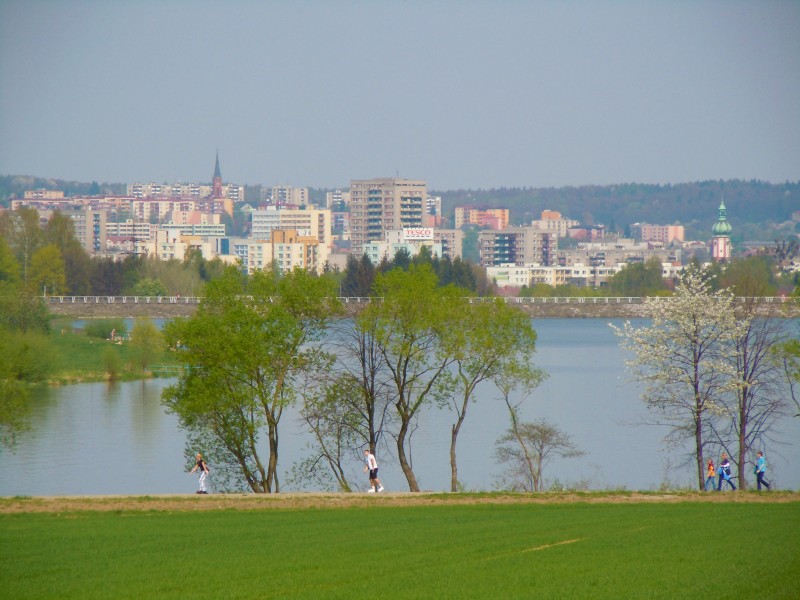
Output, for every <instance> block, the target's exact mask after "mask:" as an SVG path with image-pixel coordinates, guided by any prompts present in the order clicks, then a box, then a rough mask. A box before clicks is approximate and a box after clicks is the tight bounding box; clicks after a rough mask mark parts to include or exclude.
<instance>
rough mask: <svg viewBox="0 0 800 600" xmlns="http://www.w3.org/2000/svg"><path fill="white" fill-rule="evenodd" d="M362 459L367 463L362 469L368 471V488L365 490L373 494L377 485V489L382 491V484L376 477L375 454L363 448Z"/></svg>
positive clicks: (376, 462) (376, 464)
mask: <svg viewBox="0 0 800 600" xmlns="http://www.w3.org/2000/svg"><path fill="white" fill-rule="evenodd" d="M364 460H365V461H366V463H367V464H366V465H365V466H364V471H369V489H368V490H367V492H368V493H370V494H374V493H375V489H376V488H375V486H378V487H377V491H379V492H382V491H383V485H382V484H381V480H380V479H378V461H377V460H375V455H374V454H372V452H370V451H369V450H364Z"/></svg>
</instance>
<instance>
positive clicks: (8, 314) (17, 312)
mask: <svg viewBox="0 0 800 600" xmlns="http://www.w3.org/2000/svg"><path fill="white" fill-rule="evenodd" d="M2 328H6V329H11V330H17V329H18V330H21V331H38V332H42V333H46V332H47V331H49V329H50V320H49V315H48V312H47V306H45V304H44V301H43V300H42V298H41V297H40V296H38V295H37V294H36V293H35V291H34V290H33V289H32V288H31V287H30V286H25V285H23V284H22V283H21V282H19V283H16V282H11V281H2V280H0V329H2Z"/></svg>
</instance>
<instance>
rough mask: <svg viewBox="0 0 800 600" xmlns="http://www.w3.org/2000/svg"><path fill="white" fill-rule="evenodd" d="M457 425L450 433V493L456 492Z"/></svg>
mask: <svg viewBox="0 0 800 600" xmlns="http://www.w3.org/2000/svg"><path fill="white" fill-rule="evenodd" d="M458 429H459V425H453V430H452V432H451V433H450V491H451V492H457V491H458V465H457V464H456V441H458Z"/></svg>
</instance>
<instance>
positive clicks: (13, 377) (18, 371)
mask: <svg viewBox="0 0 800 600" xmlns="http://www.w3.org/2000/svg"><path fill="white" fill-rule="evenodd" d="M0 357H2V359H0V446H5V447H7V448H11V447H13V446H14V442H15V438H16V435H17V434H18V433H20V432H22V431H24V430H26V429H27V428H28V421H27V413H28V410H29V404H28V401H29V397H30V389H29V388H30V385H31V384H35V383H39V382H42V381H44V380H45V379H47V377H48V376H49V375H50V373H51V371H52V367H53V351H52V348H51V346H50V344H49V343H48V341H47V337H46V336H45V335H44V334H42V333H38V332H33V331H21V330H8V329H4V328H2V327H0Z"/></svg>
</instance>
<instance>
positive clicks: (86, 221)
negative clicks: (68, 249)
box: [62, 209, 106, 256]
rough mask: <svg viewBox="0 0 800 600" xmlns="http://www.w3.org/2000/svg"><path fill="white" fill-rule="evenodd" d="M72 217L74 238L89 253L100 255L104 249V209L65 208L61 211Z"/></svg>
mask: <svg viewBox="0 0 800 600" xmlns="http://www.w3.org/2000/svg"><path fill="white" fill-rule="evenodd" d="M62 214H64V215H65V216H68V217H69V218H70V219H72V224H73V225H74V226H75V238H76V239H77V240H78V241H79V242H80V243H81V246H83V249H84V250H86V252H87V253H88V254H89V255H92V256H93V255H101V254H104V253H105V251H106V211H104V210H91V209H82V210H65V211H63V213H62Z"/></svg>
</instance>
